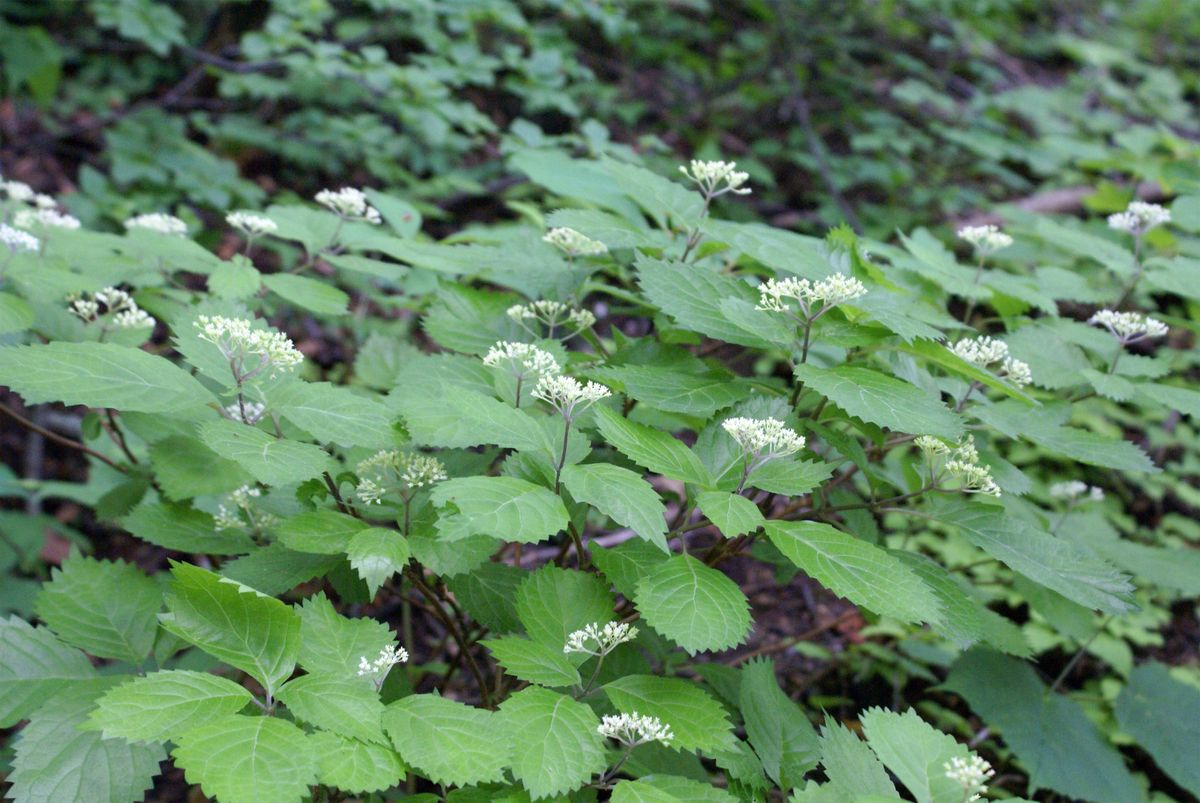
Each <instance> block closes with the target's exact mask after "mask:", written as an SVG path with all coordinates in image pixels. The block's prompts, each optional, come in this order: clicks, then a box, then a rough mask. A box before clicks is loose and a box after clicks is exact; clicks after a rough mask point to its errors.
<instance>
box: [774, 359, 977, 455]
mask: <svg viewBox="0 0 1200 803" xmlns="http://www.w3.org/2000/svg"><path fill="white" fill-rule="evenodd" d="M795 373H796V378H797V379H798V380H800V381H801V382H803V383H804V384H805V385H808V386H809V387H811V388H812V389H813V390H815V391H816V392H817V393H820V394H821V395H822V396H824V397H826V398H827V399H829V400H830V401H831V402H833V403H834V404H836V405H837V406H838V407H840V408H842V409H843V410H845V411H846V412H847V413H849V414H850V415H852V416H854V417H856V418H861V419H862V420H863V421H866V422H867V423H869V424H875V425H877V426H881V427H886V428H888V429H890V430H893V431H896V432H912V433H917V434H922V435H926V434H927V435H937V436H939V437H942V438H945V439H947V440H958V438H959V436H961V435H962V432H963V423H962V419H961V418H959V416H958V415H957V414H956V413H954V412H953V411H952V410H950V409H949V408H948V407H946V405H945V404H943V403H942V402H941V400H939V399H936V398H934V397H932V396H930V395H928V394H927V393H925V392H924V391H922V390H920V389H919V388H917V387H915V386H914V385H910V384H909V383H907V382H905V381H903V380H900V379H896V378H895V377H891V376H887V375H886V374H881V373H879V372H878V371H873V370H871V369H870V368H862V367H860V366H855V365H839V366H837V367H836V368H817V367H816V366H813V365H798V366H796V371H795Z"/></svg>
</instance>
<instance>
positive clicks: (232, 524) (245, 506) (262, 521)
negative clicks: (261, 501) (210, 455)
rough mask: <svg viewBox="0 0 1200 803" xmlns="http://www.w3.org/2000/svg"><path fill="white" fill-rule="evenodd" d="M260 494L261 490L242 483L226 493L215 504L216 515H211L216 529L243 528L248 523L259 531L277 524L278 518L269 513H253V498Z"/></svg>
mask: <svg viewBox="0 0 1200 803" xmlns="http://www.w3.org/2000/svg"><path fill="white" fill-rule="evenodd" d="M261 496H262V491H261V490H259V489H258V488H255V487H254V486H252V485H243V486H242V487H241V488H238V489H237V490H236V491H233V492H231V493H229V494H228V495H226V497H225V500H224V501H223V502H221V504H219V505H217V515H216V516H214V517H213V521H214V523H215V524H216V525H217V529H218V530H244V529H246V525H247V524H249V525H250V527H251V529H254V530H256V531H261V530H265V529H267V528H268V527H273V526H275V525H276V524H278V523H279V519H278V518H276V517H275V516H272V515H271V514H270V513H259V514H255V512H254V500H255V499H258V498H259V497H261Z"/></svg>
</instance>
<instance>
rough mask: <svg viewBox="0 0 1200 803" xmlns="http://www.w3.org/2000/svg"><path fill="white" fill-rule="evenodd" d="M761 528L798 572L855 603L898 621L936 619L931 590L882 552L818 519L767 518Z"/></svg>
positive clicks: (937, 608)
mask: <svg viewBox="0 0 1200 803" xmlns="http://www.w3.org/2000/svg"><path fill="white" fill-rule="evenodd" d="M766 532H767V537H768V538H770V539H771V543H772V544H774V545H775V547H776V548H777V549H778V550H779V551H780V552H782V553H783V554H784V556H785V557H787V559H788V560H790V561H791V562H792V563H794V564H796V566H797V567H798V568H799V569H800V570H801V571H803V572H804V573H805V574H807V575H808V576H809V577H812V578H813V579H814V580H816V581H817V582H819V583H820V584H821V585H823V586H825V587H826V588H828V589H829V590H830V591H832V592H833V593H835V594H837V595H838V596H840V597H845V598H846V599H848V600H850V601H851V602H853V603H854V604H855V605H861V606H862V607H864V608H867V609H869V610H872V611H874V612H876V613H879V614H883V615H884V616H892V617H895V618H896V619H899V620H900V621H902V622H929V623H931V624H933V623H938V622H941V620H942V611H941V606H940V605H939V604H938V601H937V598H936V597H935V596H934V594H933V592H932V591H930V589H929V587H928V586H926V585H925V583H923V582H922V581H921V579H920V578H919V577H917V575H916V574H914V573H913V572H912V571H911V570H910V569H909V568H908V567H907V566H905V565H904V564H903V563H901V562H900V561H899V560H897V559H896V558H895V557H893V556H892V555H891V554H889V553H888V552H887V550H885V549H881V548H879V547H877V546H875V545H874V544H869V543H867V542H866V541H861V540H859V539H857V538H855V537H854V536H852V535H849V534H847V533H844V532H842V531H840V530H837V529H835V528H833V527H831V526H830V525H828V524H824V523H821V522H814V521H792V522H785V521H769V522H767V524H766Z"/></svg>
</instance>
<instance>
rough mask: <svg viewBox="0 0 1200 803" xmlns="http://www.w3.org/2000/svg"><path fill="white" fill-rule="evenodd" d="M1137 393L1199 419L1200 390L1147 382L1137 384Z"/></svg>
mask: <svg viewBox="0 0 1200 803" xmlns="http://www.w3.org/2000/svg"><path fill="white" fill-rule="evenodd" d="M1137 392H1138V395H1139V396H1141V397H1142V398H1144V399H1148V400H1149V401H1152V402H1156V403H1158V404H1161V405H1163V406H1165V407H1169V408H1171V409H1172V410H1178V411H1179V412H1181V413H1183V414H1184V415H1190V416H1191V417H1192V418H1193V419H1200V391H1196V390H1193V389H1191V388H1180V387H1175V386H1174V385H1161V384H1158V383H1155V382H1147V383H1145V384H1142V385H1138V386H1137Z"/></svg>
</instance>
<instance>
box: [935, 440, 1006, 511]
mask: <svg viewBox="0 0 1200 803" xmlns="http://www.w3.org/2000/svg"><path fill="white" fill-rule="evenodd" d="M948 454H949V457H950V459H949V460H947V461H946V470H947V471H949V472H950V473H951V474H952V475H954V477H955V478H956V479H957V480H958V482H959V488H958V490H960V491H962V492H963V493H965V494H983V495H984V496H999V495H1000V486H999V485H997V484H996V481H995V480H994V479H992V469H991V468H990V467H989V466H985V465H982V464H981V463H980V462H979V450H978V449H976V448H975V436H974V435H968V436H967V437H965V438H964V439H963V440H961V441H959V443H958V445H957V446H956V447H954V449H952V450H949V452H948Z"/></svg>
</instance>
